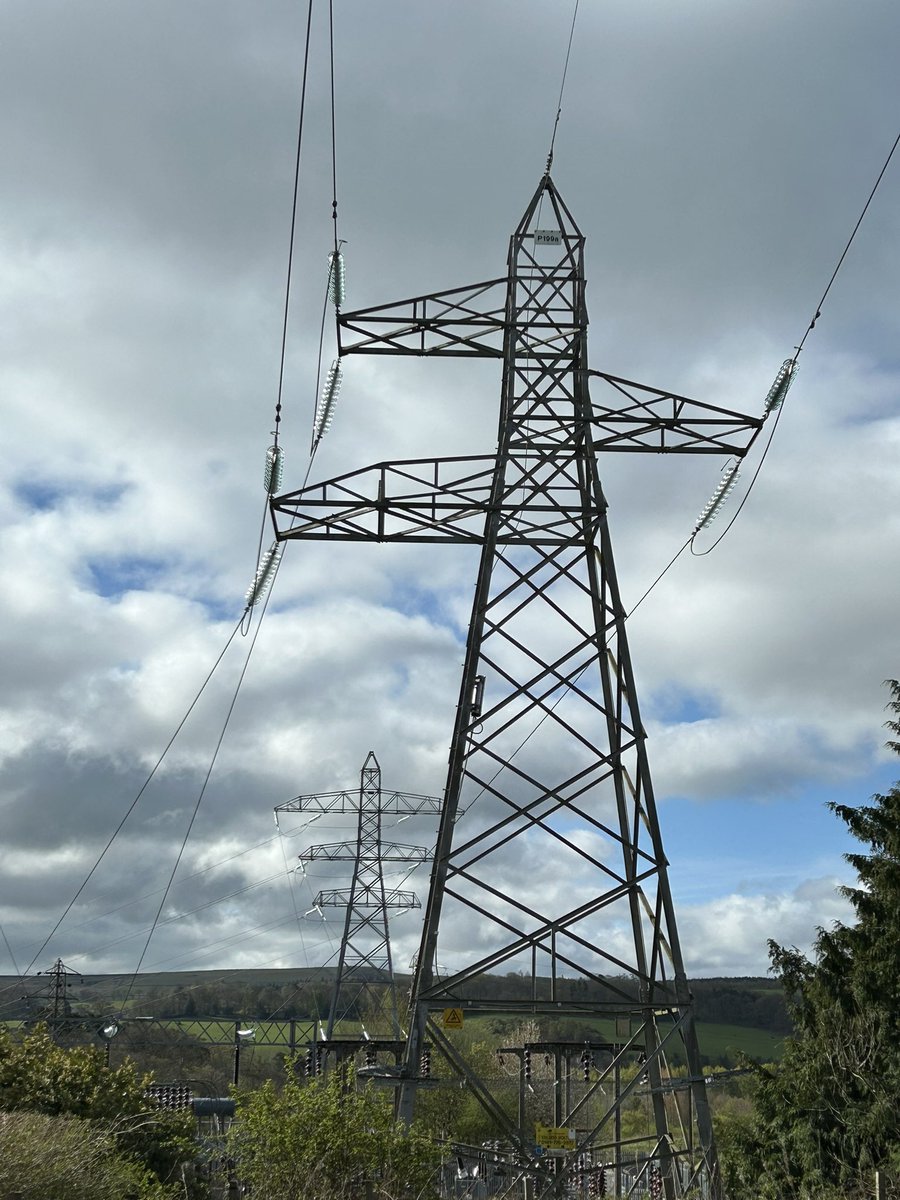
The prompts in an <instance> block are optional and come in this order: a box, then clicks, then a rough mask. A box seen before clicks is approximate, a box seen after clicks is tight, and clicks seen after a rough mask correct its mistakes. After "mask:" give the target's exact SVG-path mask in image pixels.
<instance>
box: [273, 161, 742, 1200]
mask: <svg viewBox="0 0 900 1200" xmlns="http://www.w3.org/2000/svg"><path fill="white" fill-rule="evenodd" d="M583 255H584V239H583V237H582V235H581V233H580V231H579V229H578V227H577V226H576V224H575V222H574V220H573V219H572V216H571V214H570V213H569V211H568V209H567V208H566V206H565V204H564V203H563V201H562V199H561V197H560V195H559V193H558V191H557V190H556V187H555V185H554V183H553V181H552V180H551V178H550V177H549V175H547V176H545V177H544V178H543V179H542V180H541V183H540V185H539V187H538V189H537V191H536V192H535V194H534V196H533V198H532V200H531V203H530V204H529V206H528V208H527V210H526V212H525V214H524V216H523V218H522V220H521V222H520V224H519V226H518V228H517V229H516V231H515V233H514V234H513V236H512V238H511V241H510V248H509V257H508V269H507V274H506V276H505V277H503V278H502V279H497V280H491V281H488V282H487V283H482V284H477V285H473V287H471V288H464V289H457V290H455V291H452V292H441V293H434V294H431V295H429V296H419V297H415V298H413V299H411V300H408V301H402V302H400V303H398V304H393V305H386V306H383V307H380V308H376V309H368V310H364V311H363V310H361V311H358V312H354V313H349V314H345V315H342V316H340V317H339V330H340V337H341V352H342V353H343V354H351V353H402V354H418V355H425V356H432V357H442V356H460V355H463V354H467V355H477V356H482V357H486V358H490V357H495V358H499V359H501V360H502V371H503V374H502V383H501V398H500V419H499V426H498V435H497V451H496V454H495V455H492V456H490V457H485V456H479V457H473V458H466V459H464V458H447V459H419V460H414V461H402V462H385V463H380V464H377V465H375V466H372V467H367V468H365V469H363V470H360V471H353V472H350V473H348V474H345V475H342V476H340V477H338V478H337V479H333V480H329V481H327V482H325V483H321V484H316V485H313V486H311V487H307V488H304V489H302V490H301V491H298V492H292V493H288V494H286V495H283V496H280V497H277V498H276V499H275V500H274V501H273V504H272V508H273V517H274V520H275V523H276V529H277V531H278V536H279V537H280V538H282V539H292V538H299V539H330V540H353V541H391V540H407V541H413V542H446V541H449V542H457V543H474V544H477V545H479V546H480V547H481V556H480V561H479V565H478V572H477V580H476V587H475V598H474V604H473V608H472V616H471V621H470V625H469V634H468V640H467V644H466V653H465V663H464V667H463V675H462V680H461V684H460V692H459V701H458V706H457V710H456V719H455V725H454V729H453V734H452V738H451V745H450V761H449V768H448V774H447V782H446V789H445V793H444V801H443V810H442V815H441V824H440V829H439V834H438V841H437V847H436V851H435V861H434V866H433V871H432V877H431V886H430V891H429V897H428V902H427V905H426V909H425V918H424V924H423V933H422V942H421V947H420V951H419V955H418V959H417V970H416V976H415V980H414V985H413V1013H412V1024H411V1029H410V1034H409V1037H408V1041H407V1053H406V1059H405V1066H404V1072H403V1078H402V1082H401V1085H400V1095H399V1109H400V1113H401V1115H402V1116H403V1117H404V1118H406V1119H408V1118H409V1117H410V1116H411V1115H412V1113H413V1108H414V1102H415V1096H416V1090H417V1082H418V1080H417V1073H418V1063H419V1059H420V1054H421V1051H422V1048H423V1046H424V1045H425V1043H426V1039H427V1038H428V1039H430V1040H431V1041H432V1042H433V1043H434V1044H435V1045H436V1046H438V1047H441V1046H445V1045H446V1046H448V1047H449V1045H450V1040H451V1038H450V1035H449V1034H448V1033H447V1032H446V1031H444V1030H442V1029H441V1028H440V1023H439V1017H438V1013H439V1012H440V1010H445V1009H454V1010H458V1009H461V1010H462V1011H463V1012H464V1013H465V1014H467V1015H475V1014H478V1013H479V1012H492V1011H498V1010H500V1011H503V1012H504V1013H509V1012H514V1013H520V1014H521V1016H522V1019H523V1020H524V1019H525V1017H526V1016H527V1017H528V1018H535V1017H539V1016H541V1015H543V1014H553V1015H554V1016H555V1017H556V1018H565V1017H575V1016H577V1017H579V1018H584V1017H590V1018H592V1019H597V1020H600V1019H603V1020H605V1021H607V1022H609V1023H611V1027H612V1026H614V1027H615V1029H616V1033H617V1036H616V1037H615V1039H614V1040H613V1041H611V1042H610V1045H611V1046H613V1047H614V1049H613V1050H612V1051H611V1052H610V1053H611V1054H612V1059H611V1060H610V1064H609V1066H608V1067H607V1068H605V1071H606V1072H607V1073H612V1074H613V1075H615V1077H616V1079H619V1078H620V1076H621V1075H622V1072H623V1071H626V1072H627V1071H629V1070H630V1075H629V1078H631V1079H632V1080H634V1079H636V1078H637V1075H636V1074H635V1070H636V1068H637V1065H638V1061H640V1064H641V1076H640V1077H641V1079H643V1080H644V1081H645V1082H644V1085H643V1086H644V1090H645V1091H646V1092H647V1094H648V1096H649V1097H650V1100H649V1103H650V1108H651V1111H652V1126H653V1132H652V1134H651V1135H649V1136H648V1141H647V1143H646V1145H645V1146H644V1147H643V1152H644V1153H645V1154H646V1155H647V1156H648V1158H650V1159H652V1160H653V1169H654V1170H657V1169H659V1170H660V1171H661V1174H662V1180H663V1185H664V1187H665V1190H666V1194H667V1195H668V1196H674V1195H676V1194H680V1193H681V1192H683V1191H685V1190H686V1189H687V1188H689V1187H690V1186H692V1184H693V1182H695V1181H696V1178H697V1176H698V1173H702V1174H704V1175H705V1176H706V1179H707V1181H708V1187H709V1189H710V1193H709V1194H710V1195H711V1196H713V1197H716V1196H718V1195H719V1192H720V1184H719V1177H718V1172H717V1168H716V1158H715V1149H714V1145H713V1136H712V1127H711V1122H710V1115H709V1108H708V1105H707V1101H706V1095H705V1090H704V1086H703V1074H702V1070H701V1064H700V1058H699V1053H698V1047H697V1039H696V1033H695V1029H694V1023H693V1011H692V1005H691V997H690V992H689V988H688V984H687V980H686V978H685V972H684V965H683V961H682V954H681V949H680V945H679V941H678V933H677V929H676V923H675V914H674V910H673V905H672V897H671V892H670V888H669V882H668V871H667V867H668V864H667V861H666V857H665V853H664V851H663V845H662V839H661V835H660V828H659V821H658V818H657V810H656V804H655V801H654V795H653V787H652V783H651V778H650V771H649V767H648V762H647V753H646V747H645V740H646V739H645V733H644V728H643V724H642V722H641V716H640V711H639V707H638V701H637V692H636V688H635V684H634V673H633V669H632V664H631V658H630V654H629V649H628V642H627V638H626V629H625V621H626V613H625V610H624V608H623V605H622V601H621V598H620V595H619V589H618V583H617V579H616V572H615V566H614V562H613V555H612V546H611V542H610V534H609V528H608V523H607V505H606V500H605V498H604V495H603V491H602V488H601V485H600V477H599V471H598V454H599V453H600V452H603V453H612V452H624V453H678V454H723V453H724V454H732V455H738V456H740V455H743V454H744V453H746V451H747V449H748V448H749V446H750V445H751V444H752V442H753V439H754V438H755V437H756V435H757V433H758V432H759V429H760V427H761V421H760V420H757V419H753V418H749V417H746V416H744V415H742V414H740V413H737V412H732V411H730V410H728V409H726V408H724V407H720V406H715V405H710V404H704V403H701V402H699V401H695V400H690V399H688V398H686V397H682V396H678V395H675V394H674V393H671V392H668V391H662V390H659V389H655V388H650V387H647V386H645V385H642V384H637V383H633V382H631V381H628V380H625V379H621V378H618V377H616V376H612V375H608V374H605V373H602V372H597V371H592V370H590V369H589V368H588V360H587V327H588V319H587V310H586V306H585V294H584V292H585V281H584V258H583ZM589 385H593V386H594V389H595V391H596V392H597V394H598V398H597V399H592V397H591V394H590V392H589ZM463 814H464V815H463ZM439 934H440V938H441V962H442V963H443V964H445V967H446V968H447V969H446V970H444V969H442V971H441V974H440V977H439V976H438V974H437V972H436V970H435V964H436V961H437V949H438V936H439ZM498 971H503V972H506V973H511V972H514V973H516V974H517V976H518V977H519V978H522V977H524V978H525V979H526V980H527V981H528V988H527V998H526V999H521V998H520V999H518V1000H516V1001H509V1000H503V1001H498V1000H497V999H496V988H491V987H489V986H488V982H489V981H487V980H486V978H485V976H486V973H489V972H498ZM576 985H578V986H576ZM600 1032H601V1033H602V1032H603V1031H602V1030H601V1031H600ZM676 1045H677V1047H678V1048H679V1053H680V1056H681V1058H682V1060H683V1061H684V1062H685V1063H686V1065H687V1077H686V1080H685V1083H684V1087H685V1089H686V1090H687V1092H688V1093H689V1097H690V1099H689V1103H688V1105H687V1107H688V1108H689V1119H688V1120H687V1122H686V1123H685V1121H684V1120H682V1117H683V1108H684V1106H682V1109H678V1108H677V1105H676V1104H675V1102H674V1101H675V1098H674V1091H673V1089H672V1088H671V1087H670V1086H667V1085H666V1082H665V1081H666V1074H667V1062H668V1058H669V1056H670V1055H671V1053H672V1048H673V1047H674V1046H676ZM523 1054H524V1052H523ZM447 1058H448V1060H449V1061H450V1062H451V1063H452V1064H453V1067H454V1069H455V1070H456V1071H458V1072H459V1073H460V1074H461V1075H463V1076H464V1077H465V1079H466V1081H467V1082H468V1084H469V1086H470V1088H471V1090H472V1093H473V1094H474V1095H476V1096H478V1097H479V1098H480V1099H481V1101H482V1103H483V1105H484V1108H485V1112H486V1113H487V1114H488V1115H489V1117H490V1120H491V1121H492V1122H493V1126H494V1129H495V1130H496V1132H497V1133H499V1134H500V1135H501V1136H502V1137H504V1138H506V1139H508V1140H509V1141H511V1142H512V1143H513V1144H514V1145H515V1146H516V1148H517V1153H518V1155H519V1160H520V1162H521V1163H522V1164H523V1170H525V1171H527V1172H529V1173H531V1175H532V1177H533V1179H535V1180H536V1192H535V1194H536V1195H538V1196H542V1195H548V1196H549V1195H554V1196H555V1195H562V1194H563V1193H564V1191H565V1188H566V1186H567V1180H568V1179H569V1176H570V1175H571V1174H572V1172H574V1170H575V1166H574V1164H575V1162H576V1160H577V1158H578V1154H580V1153H581V1152H583V1151H584V1152H588V1151H591V1150H594V1151H595V1152H597V1153H599V1152H600V1150H599V1149H598V1147H599V1146H600V1145H601V1142H602V1144H603V1145H604V1146H607V1147H608V1145H609V1137H610V1132H609V1131H610V1130H611V1129H618V1128H619V1124H620V1122H619V1115H620V1112H621V1106H622V1104H624V1102H625V1099H626V1098H627V1096H628V1095H630V1093H631V1091H632V1090H633V1088H634V1087H636V1086H637V1085H636V1084H635V1083H629V1084H628V1087H627V1088H622V1089H620V1088H619V1087H618V1086H617V1087H616V1088H615V1089H613V1091H612V1093H610V1092H609V1091H608V1090H606V1091H605V1090H604V1089H602V1088H596V1087H591V1088H590V1092H589V1095H588V1093H587V1092H586V1093H585V1095H574V1096H570V1098H569V1101H567V1102H566V1103H561V1102H560V1103H561V1107H560V1106H559V1104H558V1105H557V1108H556V1110H555V1111H554V1112H552V1113H547V1114H543V1117H542V1119H544V1120H551V1121H555V1123H556V1124H563V1123H567V1122H571V1123H572V1124H573V1125H575V1124H577V1127H578V1132H577V1138H578V1141H577V1151H578V1153H577V1154H575V1155H572V1156H570V1158H569V1159H568V1160H567V1161H564V1160H560V1161H558V1162H555V1163H554V1164H552V1165H551V1166H548V1165H546V1164H545V1160H543V1159H541V1158H538V1157H536V1155H535V1151H534V1130H533V1126H532V1125H528V1124H527V1123H526V1122H525V1120H524V1118H523V1116H522V1113H523V1111H524V1108H523V1105H522V1104H519V1106H518V1108H517V1107H516V1105H515V1104H514V1103H510V1102H509V1100H508V1097H507V1096H506V1093H505V1091H504V1090H503V1086H501V1084H500V1083H497V1082H496V1081H493V1080H491V1079H486V1078H483V1077H482V1076H481V1075H480V1073H479V1072H478V1071H477V1070H476V1069H475V1067H474V1066H473V1065H472V1063H471V1062H470V1061H469V1060H468V1059H467V1057H466V1055H465V1053H464V1052H463V1051H462V1050H460V1049H459V1048H456V1049H453V1050H452V1053H451V1052H450V1050H449V1049H448V1051H447ZM523 1061H524V1057H523ZM557 1061H558V1062H559V1061H561V1059H560V1057H559V1056H557ZM560 1069H561V1068H560ZM562 1090H563V1089H562V1080H561V1079H557V1080H556V1094H557V1096H559V1095H561V1094H562ZM576 1118H577V1120H576ZM686 1126H687V1128H686ZM601 1134H602V1138H601ZM598 1139H600V1140H598ZM632 1149H633V1148H632ZM614 1154H615V1163H616V1165H617V1166H618V1164H619V1162H620V1158H619V1156H620V1154H621V1147H620V1146H618V1145H617V1146H616V1147H615V1149H614Z"/></svg>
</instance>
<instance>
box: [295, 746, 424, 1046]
mask: <svg viewBox="0 0 900 1200" xmlns="http://www.w3.org/2000/svg"><path fill="white" fill-rule="evenodd" d="M440 809H441V804H440V800H438V799H437V798H435V797H432V796H414V795H411V794H409V793H407V792H389V791H383V790H382V786H381V768H380V767H379V765H378V760H377V759H376V757H375V754H374V752H373V751H370V752H369V754H368V757H367V758H366V761H365V762H364V763H363V766H362V770H361V772H360V783H359V791H358V793H350V792H327V793H324V794H319V795H312V796H297V797H295V799H293V800H291V801H289V802H288V803H287V804H281V805H279V806H278V807H277V808H276V810H275V811H276V812H277V813H282V812H314V813H347V812H355V813H356V814H357V816H358V822H357V836H356V841H355V842H337V843H329V844H326V845H318V846H310V847H309V848H308V849H306V850H304V851H303V853H302V854H301V855H300V861H301V862H303V863H311V862H322V861H329V862H352V863H353V878H352V881H351V884H350V887H349V888H331V889H328V890H323V891H320V892H319V893H318V894H317V895H316V897H315V899H314V901H313V905H314V907H315V908H317V909H320V910H321V909H323V908H326V907H330V908H344V909H346V916H345V918H344V931H343V936H342V937H341V944H340V950H339V953H338V968H337V977H336V979H335V984H334V991H333V993H332V1000H331V1006H330V1008H329V1012H328V1023H327V1025H326V1029H325V1039H324V1041H325V1043H326V1045H325V1047H323V1049H324V1050H327V1049H328V1048H335V1049H337V1050H339V1047H338V1045H337V1043H338V1042H339V1041H340V1042H343V1041H346V1040H347V1039H346V1038H339V1037H336V1036H335V1034H336V1031H337V1030H338V1028H339V1026H340V1025H341V1023H342V1022H343V1021H345V1020H346V1019H348V1018H350V1017H352V1016H353V1015H355V1014H358V1013H359V1009H360V1003H361V1001H362V1000H363V999H364V997H366V996H367V995H368V996H370V997H372V998H373V999H374V1000H375V1001H376V1011H377V1010H378V1009H380V1014H378V1015H380V1017H381V1022H379V1023H380V1024H383V1025H386V1026H387V1028H386V1029H385V1028H383V1027H382V1028H378V1029H373V1030H372V1033H373V1034H375V1035H376V1036H377V1037H378V1038H379V1039H384V1038H385V1037H387V1038H388V1039H389V1041H390V1044H391V1046H392V1047H393V1048H394V1049H395V1054H396V1053H399V1050H400V1049H402V1041H403V1033H402V1031H401V1028H400V1014H399V1008H398V1004H397V984H396V980H395V977H394V967H393V960H392V956H391V938H390V929H389V920H388V913H389V912H390V911H392V910H404V909H410V908H421V902H420V900H419V898H418V896H417V895H416V893H415V892H411V891H403V890H402V889H400V888H387V887H386V886H385V882H384V864H385V863H398V864H406V865H409V866H411V867H415V866H418V865H420V864H421V863H424V862H427V861H428V859H429V857H430V855H429V851H428V850H427V849H426V848H425V847H424V846H406V845H401V844H400V843H398V842H385V841H384V840H383V838H382V818H383V817H384V816H387V815H394V816H402V817H411V816H416V815H419V814H421V813H430V814H432V815H437V814H439V813H440ZM373 984H374V985H376V988H377V990H373V986H372V985H373ZM379 1001H380V1003H379ZM378 1015H376V1022H378ZM370 1040H371V1039H370ZM352 1041H353V1044H358V1043H359V1039H352Z"/></svg>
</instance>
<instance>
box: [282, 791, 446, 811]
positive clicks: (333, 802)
mask: <svg viewBox="0 0 900 1200" xmlns="http://www.w3.org/2000/svg"><path fill="white" fill-rule="evenodd" d="M379 807H380V809H381V812H382V815H383V816H386V817H387V816H401V817H412V816H416V815H417V814H418V813H425V814H429V813H430V814H433V815H439V814H440V811H441V801H440V800H439V799H438V797H437V796H416V795H413V793H412V792H391V791H388V790H387V789H384V788H383V789H382V791H381V799H380V802H379ZM359 808H360V795H359V791H355V792H316V793H315V794H313V795H310V796H295V797H294V799H293V800H288V801H286V802H285V803H284V804H278V805H276V807H275V811H276V812H277V813H282V812H283V813H289V812H315V813H358V812H359Z"/></svg>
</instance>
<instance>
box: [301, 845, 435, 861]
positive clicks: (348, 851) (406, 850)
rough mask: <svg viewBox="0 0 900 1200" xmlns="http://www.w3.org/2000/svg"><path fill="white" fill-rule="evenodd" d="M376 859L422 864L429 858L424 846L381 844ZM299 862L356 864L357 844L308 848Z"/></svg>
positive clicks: (357, 855)
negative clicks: (324, 861) (319, 860)
mask: <svg viewBox="0 0 900 1200" xmlns="http://www.w3.org/2000/svg"><path fill="white" fill-rule="evenodd" d="M380 846H381V851H380V853H379V855H378V857H379V858H380V859H381V861H382V862H405V863H423V862H426V861H427V859H428V858H429V857H430V855H429V853H428V851H427V850H426V849H425V847H424V846H405V845H403V844H401V843H400V842H381V843H380ZM298 857H299V858H300V861H301V862H316V861H317V860H318V859H323V858H324V859H329V860H331V861H332V862H356V860H357V858H358V857H359V843H358V842H325V843H323V844H322V845H319V846H309V847H307V849H306V850H304V851H303V852H302V854H300V855H299V856H298Z"/></svg>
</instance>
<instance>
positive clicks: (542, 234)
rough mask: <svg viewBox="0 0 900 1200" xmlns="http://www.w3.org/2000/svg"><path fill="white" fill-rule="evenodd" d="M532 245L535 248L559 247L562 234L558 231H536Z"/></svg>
mask: <svg viewBox="0 0 900 1200" xmlns="http://www.w3.org/2000/svg"><path fill="white" fill-rule="evenodd" d="M534 244H535V245H536V246H561V245H562V234H561V233H560V232H559V230H558V229H536V230H535V231H534Z"/></svg>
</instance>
